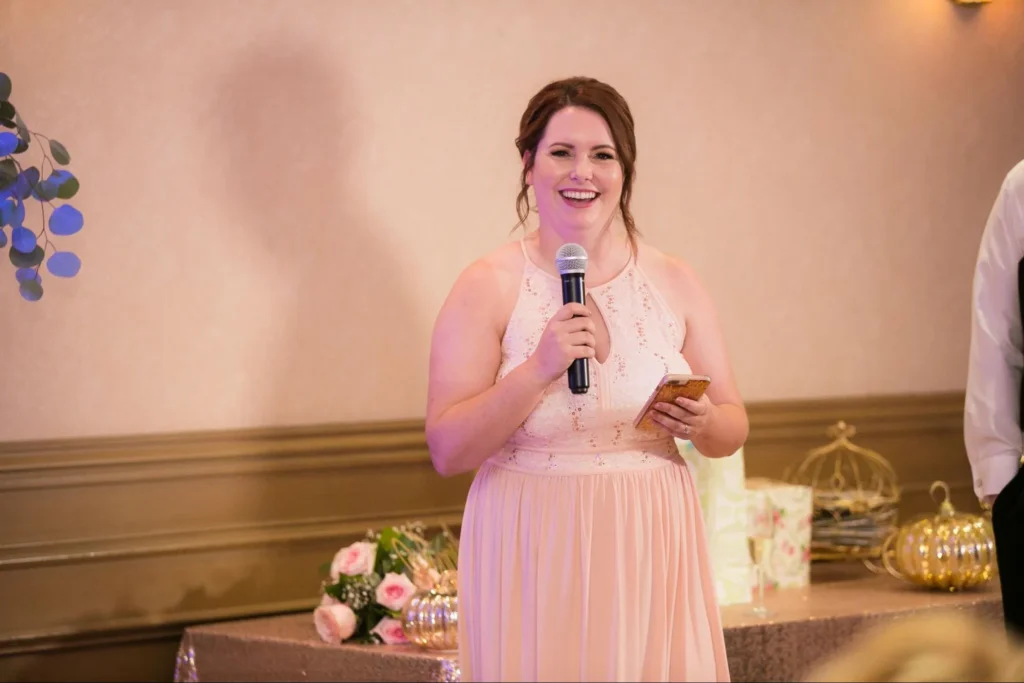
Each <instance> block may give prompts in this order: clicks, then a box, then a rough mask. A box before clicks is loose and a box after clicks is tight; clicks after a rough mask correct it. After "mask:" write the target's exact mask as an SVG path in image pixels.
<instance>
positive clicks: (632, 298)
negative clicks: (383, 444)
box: [427, 78, 747, 681]
mask: <svg viewBox="0 0 1024 683" xmlns="http://www.w3.org/2000/svg"><path fill="white" fill-rule="evenodd" d="M516 143H517V146H518V149H519V153H520V156H521V158H522V160H523V172H522V178H521V185H522V189H521V192H520V194H519V198H518V201H517V209H518V212H519V217H520V222H521V223H522V222H524V221H525V219H526V216H527V215H528V212H529V208H530V207H529V205H530V202H529V193H528V190H529V188H532V189H533V195H534V197H535V200H536V210H537V213H538V216H539V227H538V229H537V230H535V231H533V232H531V233H529V234H528V235H526V237H524V238H523V239H522V241H520V242H513V243H510V244H508V245H505V246H503V247H502V248H500V249H498V250H497V251H495V252H494V253H492V254H490V255H488V256H485V257H484V258H482V259H481V260H479V261H477V262H475V263H473V264H472V265H470V266H469V267H468V268H467V269H466V270H465V271H464V272H463V273H462V274H461V275H460V277H459V278H458V280H457V282H456V283H455V285H454V287H453V289H452V291H451V293H450V294H449V296H448V299H447V300H446V301H445V303H444V305H443V307H442V309H441V311H440V313H439V316H438V319H437V323H436V326H435V330H434V338H433V342H432V348H431V357H430V385H429V390H428V405H427V442H428V444H429V447H430V453H431V458H432V460H433V463H434V467H435V468H436V469H437V471H438V472H439V473H441V474H442V475H444V476H451V475H455V474H459V473H463V472H469V471H472V470H475V469H479V471H478V472H477V475H476V478H475V479H474V481H473V485H472V488H471V490H470V493H469V498H468V500H467V503H466V510H465V516H464V521H463V526H462V534H461V552H460V557H459V602H460V605H459V607H460V615H459V617H460V634H459V637H460V648H459V650H460V663H461V668H462V676H463V679H464V680H470V681H484V680H489V681H502V680H506V681H507V680H533V681H537V680H547V681H556V680H576V681H579V680H592V681H596V680H619V681H627V680H629V681H667V680H674V681H681V680H704V681H714V680H717V681H724V680H728V676H729V673H728V665H727V662H726V657H725V646H724V637H723V633H722V626H721V623H720V620H719V616H718V606H717V604H716V601H715V596H714V590H713V583H712V579H711V575H710V565H709V560H708V556H707V551H706V546H705V539H704V535H703V522H702V517H701V512H700V508H699V503H698V499H697V495H696V491H695V489H694V485H693V481H692V479H691V477H690V473H689V472H688V470H687V468H686V465H685V463H684V461H683V460H682V459H681V458H680V456H679V453H678V450H677V448H676V444H675V441H674V437H680V438H683V439H690V440H691V441H692V442H693V444H694V446H695V447H696V448H697V449H698V450H699V451H700V452H701V453H703V454H704V455H706V456H709V457H720V456H726V455H730V454H732V453H733V452H735V451H736V450H737V449H738V448H739V447H740V445H742V443H743V442H744V440H745V439H746V435H747V418H746V412H745V410H744V407H743V403H742V401H741V399H740V396H739V393H738V391H737V389H736V386H735V383H734V380H733V375H732V370H731V368H730V365H729V361H728V358H727V355H726V351H725V345H724V343H723V340H722V335H721V333H720V331H719V327H718V323H717V322H716V317H715V312H714V308H713V306H712V304H711V302H710V300H709V298H708V296H707V294H706V293H705V291H704V290H703V289H702V287H701V285H700V284H699V283H698V281H697V278H696V277H695V275H694V273H693V271H692V270H691V269H690V267H689V266H687V265H686V264H685V263H683V262H682V261H680V260H678V259H675V258H672V257H669V256H666V255H664V254H662V253H660V252H658V251H657V250H655V249H654V248H652V247H650V246H648V245H646V244H644V243H642V242H641V241H640V239H639V236H638V232H637V229H636V226H635V225H634V222H633V217H632V215H631V214H630V211H629V200H630V195H631V193H632V185H633V177H634V161H635V158H636V139H635V136H634V132H633V119H632V115H631V113H630V110H629V107H628V105H627V104H626V102H625V101H624V100H623V99H622V97H621V96H620V95H619V94H618V93H617V92H616V91H615V90H614V89H613V88H611V87H610V86H608V85H606V84H604V83H601V82H599V81H596V80H594V79H590V78H572V79H568V80H564V81H558V82H554V83H551V84H550V85H548V86H546V87H545V88H543V89H542V90H541V91H540V92H538V93H537V94H536V95H535V96H534V97H533V99H532V100H531V101H530V103H529V106H528V107H527V109H526V111H525V113H524V114H523V116H522V120H521V123H520V134H519V138H518V139H517V141H516ZM569 242H574V243H576V244H579V245H581V246H583V247H584V249H586V251H587V254H588V256H589V264H588V267H587V270H586V287H587V294H588V296H587V298H586V303H585V305H584V304H567V305H562V294H561V282H560V279H559V276H558V274H557V270H556V269H555V266H554V260H555V253H556V252H557V250H558V248H559V247H560V246H562V245H563V244H565V243H569ZM576 358H588V359H590V386H591V388H590V391H589V392H587V393H585V394H579V395H576V394H572V393H570V391H569V388H568V384H567V382H566V370H567V369H568V367H569V365H570V364H571V363H572V361H573V360H574V359H576ZM666 373H693V374H706V375H710V376H711V377H712V384H711V386H710V388H709V390H708V392H707V394H706V395H705V397H704V398H702V399H701V400H700V401H696V402H694V401H686V400H684V399H681V400H680V401H679V404H678V405H664V404H659V405H657V409H658V411H659V412H658V421H659V425H660V428H661V430H662V431H661V432H660V433H653V434H652V433H649V432H639V431H636V430H634V429H633V427H632V425H633V419H634V417H635V416H636V414H637V413H638V412H639V410H640V409H641V407H642V406H643V404H644V403H645V402H646V400H647V398H648V396H649V395H650V393H651V392H652V390H653V389H654V387H655V386H656V384H657V383H658V381H659V380H660V379H661V377H662V376H663V375H665V374H666Z"/></svg>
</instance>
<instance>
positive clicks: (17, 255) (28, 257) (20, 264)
mask: <svg viewBox="0 0 1024 683" xmlns="http://www.w3.org/2000/svg"><path fill="white" fill-rule="evenodd" d="M7 253H8V254H9V256H10V259H11V263H12V264H14V267H15V268H35V267H36V266H38V265H39V264H40V263H42V262H43V257H44V256H45V255H46V253H45V252H44V251H43V248H42V247H40V246H36V248H35V249H33V250H32V251H31V252H29V253H27V254H22V253H21V252H20V251H18V250H17V249H15V248H14V246H13V245H12V246H11V248H10V250H9V251H8V252H7Z"/></svg>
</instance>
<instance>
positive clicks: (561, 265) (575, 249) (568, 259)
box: [555, 243, 590, 394]
mask: <svg viewBox="0 0 1024 683" xmlns="http://www.w3.org/2000/svg"><path fill="white" fill-rule="evenodd" d="M555 267H556V268H558V274H559V275H561V276H562V303H563V304H568V303H577V304H586V301H587V293H586V291H585V290H584V288H583V273H584V272H586V270H587V250H586V249H584V248H583V247H581V246H580V245H578V244H572V243H569V244H563V245H562V246H561V247H559V249H558V253H556V254H555ZM588 389H590V360H589V359H587V358H577V359H575V360H574V361H573V362H572V365H570V366H569V391H571V392H572V393H574V394H585V393H587V390H588Z"/></svg>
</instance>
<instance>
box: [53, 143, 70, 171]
mask: <svg viewBox="0 0 1024 683" xmlns="http://www.w3.org/2000/svg"><path fill="white" fill-rule="evenodd" d="M50 154H52V155H53V160H54V161H56V162H57V163H58V164H60V165H61V166H66V165H68V164H70V163H71V155H70V154H68V151H67V150H66V149H65V148H64V145H62V144H60V143H59V142H57V141H56V140H50Z"/></svg>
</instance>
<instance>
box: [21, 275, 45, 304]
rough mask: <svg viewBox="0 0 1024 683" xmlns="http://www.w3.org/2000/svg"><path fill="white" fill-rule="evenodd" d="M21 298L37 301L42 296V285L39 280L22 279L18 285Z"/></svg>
mask: <svg viewBox="0 0 1024 683" xmlns="http://www.w3.org/2000/svg"><path fill="white" fill-rule="evenodd" d="M18 291H19V292H20V293H21V298H22V299H25V300H26V301H39V300H40V299H42V298H43V285H42V284H40V282H39V280H22V281H21V284H19V285H18Z"/></svg>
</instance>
